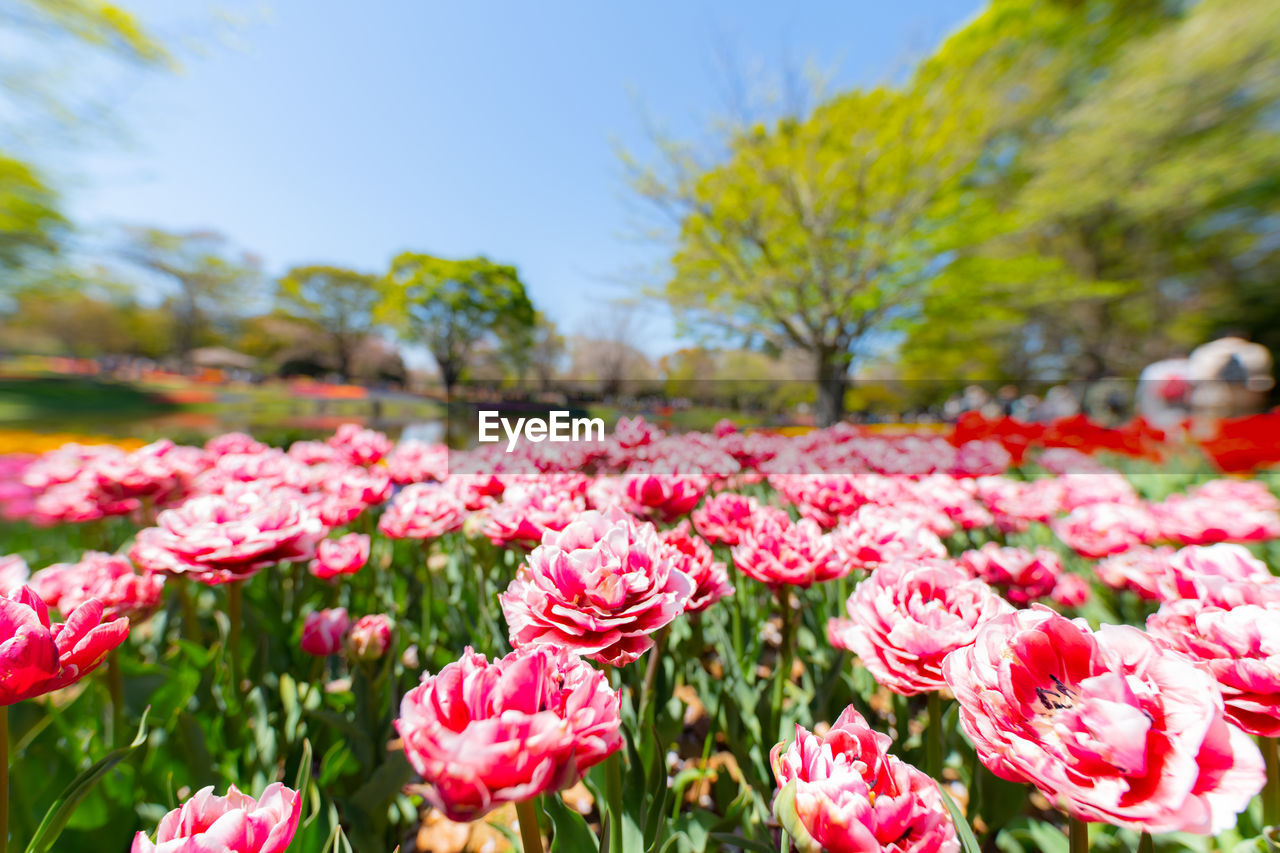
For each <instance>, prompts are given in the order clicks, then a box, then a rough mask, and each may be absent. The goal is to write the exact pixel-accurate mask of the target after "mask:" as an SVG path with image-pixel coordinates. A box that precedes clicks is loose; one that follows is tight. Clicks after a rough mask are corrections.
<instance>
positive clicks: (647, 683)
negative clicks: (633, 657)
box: [639, 625, 671, 726]
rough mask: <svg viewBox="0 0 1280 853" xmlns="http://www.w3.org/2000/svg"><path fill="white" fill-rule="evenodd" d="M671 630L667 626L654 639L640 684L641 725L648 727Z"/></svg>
mask: <svg viewBox="0 0 1280 853" xmlns="http://www.w3.org/2000/svg"><path fill="white" fill-rule="evenodd" d="M670 630H671V626H669V625H668V626H667V627H665V628H663V629H662V630H660V631H659V632H658V636H657V637H655V638H654V641H653V648H651V649H649V659H648V660H647V661H645V667H644V681H643V682H641V684H640V709H639V710H640V724H641V725H642V726H644V725H647V724H648V721H649V714H648V712H649V705H650V703H652V702H653V683H654V681H656V680H657V677H658V667H659V666H660V665H661V659H662V653H663V651H664V650H665V648H666V645H667V632H668V631H670Z"/></svg>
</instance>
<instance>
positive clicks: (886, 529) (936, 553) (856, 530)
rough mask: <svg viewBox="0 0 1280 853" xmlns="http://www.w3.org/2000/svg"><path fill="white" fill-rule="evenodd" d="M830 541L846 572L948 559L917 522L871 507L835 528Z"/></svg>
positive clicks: (932, 535) (938, 541) (938, 542)
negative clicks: (901, 562) (884, 565)
mask: <svg viewBox="0 0 1280 853" xmlns="http://www.w3.org/2000/svg"><path fill="white" fill-rule="evenodd" d="M831 540H832V543H833V545H834V547H835V550H836V553H837V554H838V555H839V558H840V562H841V564H842V565H844V566H845V567H846V569H845V571H846V572H847V571H849V570H850V569H854V568H867V569H869V568H874V567H875V566H878V565H880V564H882V563H888V562H892V561H894V560H919V559H928V558H941V557H945V556H947V548H946V546H945V545H943V544H942V540H941V539H939V538H938V535H937V534H936V533H933V532H932V531H930V530H927V529H926V528H925V527H923V526H922V525H921V524H920V523H919V521H918V520H916V519H911V518H908V517H907V516H905V515H902V514H900V513H898V512H895V511H893V510H892V509H886V508H885V507H880V506H876V505H871V504H869V505H867V506H864V507H861V508H860V509H859V510H858V511H857V512H855V513H854V514H853V517H852V518H850V519H849V520H848V521H846V522H844V523H843V524H841V525H840V526H839V527H837V528H836V529H835V531H834V532H833V533H832V534H831Z"/></svg>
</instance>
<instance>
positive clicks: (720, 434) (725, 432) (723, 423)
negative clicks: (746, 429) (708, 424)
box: [711, 418, 738, 438]
mask: <svg viewBox="0 0 1280 853" xmlns="http://www.w3.org/2000/svg"><path fill="white" fill-rule="evenodd" d="M737 431H738V425H737V424H735V423H734V422H733V421H731V420H729V419H728V418H721V419H720V420H718V421H716V425H715V426H714V427H712V428H711V433H712V435H714V436H715V437H716V438H725V437H727V436H730V435H733V434H734V433H735V432H737Z"/></svg>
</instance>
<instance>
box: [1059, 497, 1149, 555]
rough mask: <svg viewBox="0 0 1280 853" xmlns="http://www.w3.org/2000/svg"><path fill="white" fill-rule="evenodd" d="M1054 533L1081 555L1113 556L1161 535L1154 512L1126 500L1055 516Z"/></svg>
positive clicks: (1093, 505)
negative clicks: (1058, 516) (1152, 513)
mask: <svg viewBox="0 0 1280 853" xmlns="http://www.w3.org/2000/svg"><path fill="white" fill-rule="evenodd" d="M1051 527H1052V528H1053V532H1054V533H1056V534H1057V535H1058V538H1059V539H1061V540H1062V541H1063V542H1065V543H1066V544H1067V546H1068V547H1070V548H1071V549H1072V550H1074V551H1075V552H1076V553H1077V554H1080V555H1081V556H1084V557H1093V558H1098V557H1109V556H1111V555H1112V554H1119V553H1120V552H1121V551H1126V550H1128V549H1129V548H1132V547H1133V546H1134V545H1145V544H1147V543H1149V542H1153V541H1155V540H1156V539H1158V538H1159V536H1160V531H1159V529H1158V528H1157V527H1156V523H1155V520H1154V519H1153V518H1152V517H1151V512H1150V511H1149V510H1147V509H1146V508H1145V507H1141V506H1134V505H1132V504H1125V503H1091V504H1085V505H1083V506H1079V507H1076V508H1075V509H1073V510H1072V511H1071V512H1070V513H1069V514H1067V515H1066V516H1064V517H1063V518H1058V519H1054V521H1053V523H1052V524H1051Z"/></svg>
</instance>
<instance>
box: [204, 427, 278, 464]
mask: <svg viewBox="0 0 1280 853" xmlns="http://www.w3.org/2000/svg"><path fill="white" fill-rule="evenodd" d="M269 449H270V448H269V447H267V445H265V444H263V443H262V442H260V441H257V440H255V439H254V437H253V436H251V435H247V434H245V433H243V432H226V433H223V434H222V435H215V436H214V437H213V438H211V439H209V440H208V441H206V442H205V443H204V452H205V454H206V455H207V456H209V457H210V458H211V459H216V458H217V457H219V456H226V455H227V454H229V453H263V452H265V451H267V450H269Z"/></svg>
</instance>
